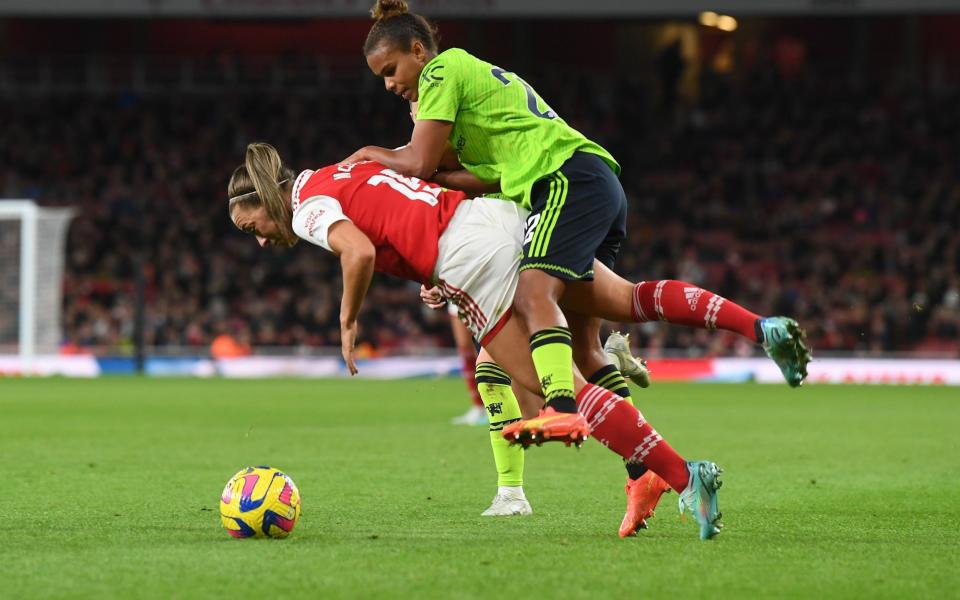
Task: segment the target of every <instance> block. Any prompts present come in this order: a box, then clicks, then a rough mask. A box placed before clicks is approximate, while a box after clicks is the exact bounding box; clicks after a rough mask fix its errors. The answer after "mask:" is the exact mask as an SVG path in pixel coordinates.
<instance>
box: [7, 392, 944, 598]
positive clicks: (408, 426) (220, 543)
mask: <svg viewBox="0 0 960 600" xmlns="http://www.w3.org/2000/svg"><path fill="white" fill-rule="evenodd" d="M635 398H636V399H637V402H638V405H639V406H640V407H641V409H642V410H643V412H644V414H645V415H646V417H647V418H648V420H650V421H651V422H652V423H653V424H654V426H655V427H656V428H657V429H658V430H659V431H660V432H661V433H662V434H663V435H664V436H665V437H666V438H667V439H668V440H669V441H670V442H671V443H672V444H673V445H674V447H676V448H677V449H678V450H679V451H680V452H681V454H683V455H685V456H687V457H689V458H711V459H713V460H715V461H717V462H718V463H719V464H720V465H721V466H722V467H723V468H724V469H725V474H724V487H723V488H722V490H721V493H720V494H721V495H720V507H721V510H722V511H723V513H724V521H725V523H726V528H725V529H724V531H723V533H722V534H721V535H720V537H719V538H718V539H717V540H715V541H712V542H701V541H699V540H698V539H697V534H696V528H695V526H694V524H693V522H692V521H690V520H688V521H685V522H684V521H681V520H680V519H679V518H678V517H677V513H676V499H677V496H676V494H669V495H667V496H665V497H664V499H663V501H662V502H661V504H660V507H659V510H658V511H657V515H656V517H655V518H654V519H652V521H651V529H649V530H648V531H645V532H642V533H641V534H640V536H639V537H637V538H634V539H628V540H621V539H619V538H618V537H617V535H616V530H617V526H618V525H619V523H620V518H621V516H622V514H623V513H622V511H623V505H624V496H623V478H624V473H623V468H622V465H621V464H620V461H619V459H618V458H616V457H615V456H613V455H612V454H611V453H610V452H608V451H606V450H605V449H603V448H602V447H601V446H600V445H599V444H596V443H595V442H592V441H591V442H590V443H588V444H587V446H585V447H584V448H583V449H582V450H580V451H577V450H574V449H570V448H564V447H562V446H560V445H547V446H543V447H541V448H533V449H531V450H529V451H528V452H527V455H526V456H527V477H526V490H527V496H528V498H529V499H530V501H531V503H532V505H533V508H534V515H533V516H532V517H527V518H516V517H514V518H506V519H490V518H481V517H480V516H479V514H480V512H481V511H482V510H483V509H484V508H486V506H487V504H488V502H489V500H490V499H491V498H492V496H493V494H494V492H495V483H496V481H495V474H494V473H493V466H492V458H491V455H490V450H489V447H488V442H487V433H486V431H485V429H484V428H480V427H477V428H466V427H455V426H452V425H449V424H448V423H449V419H450V417H451V416H453V415H455V414H458V413H459V412H461V411H462V410H463V409H464V408H465V406H466V401H465V392H464V390H463V384H462V382H461V381H459V380H457V379H440V380H430V379H421V380H407V381H401V382H374V381H343V380H337V381H332V380H331V381H324V380H315V381H308V380H262V381H223V380H163V379H139V378H129V379H126V378H115V379H110V378H106V379H99V380H90V381H75V380H63V379H51V380H6V381H0V457H2V460H0V469H2V471H0V474H2V477H0V580H2V592H0V596H3V597H8V598H33V597H44V598H57V597H60V598H73V597H81V598H83V597H85V598H109V597H122V598H154V597H155V598H195V597H220V598H226V597H229V598H266V597H289V598H336V597H343V598H427V597H430V598H433V597H436V598H480V597H483V598H495V597H500V596H505V597H543V596H547V597H557V598H575V597H583V598H587V597H589V598H604V597H606V598H624V597H627V596H628V595H631V596H634V597H653V598H667V597H674V596H679V597H697V598H705V597H739V598H742V597H754V596H776V597H798V598H800V597H803V598H809V597H814V596H820V597H826V598H834V597H871V598H883V597H887V598H904V597H933V596H944V597H946V596H951V595H954V594H956V593H957V589H960V569H957V567H956V560H957V556H958V554H957V553H958V549H960V525H958V523H960V460H958V459H960V442H958V435H957V431H958V430H960V392H957V390H956V389H950V388H942V387H870V386H864V387H857V386H837V387H833V386H822V385H821V386H816V385H812V386H808V387H805V388H802V389H799V390H791V389H789V388H787V387H786V386H783V387H779V386H760V385H679V384H677V385H666V384H656V385H654V386H653V387H652V388H650V389H649V390H643V391H640V390H635ZM256 464H269V465H271V466H276V467H279V468H281V469H283V470H284V471H286V472H287V473H288V474H290V475H291V476H292V477H293V478H294V480H295V481H296V482H297V484H298V485H299V487H300V491H301V493H302V494H303V516H302V518H301V520H300V522H299V523H298V525H297V528H296V530H295V531H294V532H293V535H292V536H291V537H290V538H289V539H286V540H234V539H232V538H230V537H229V536H228V535H227V534H226V532H225V531H224V530H223V529H221V527H220V523H219V517H218V512H217V507H218V497H219V493H220V491H221V489H222V487H223V485H224V483H225V482H226V480H227V479H228V477H229V476H230V475H232V474H233V473H234V472H235V471H237V470H238V469H240V468H241V467H244V466H247V465H256Z"/></svg>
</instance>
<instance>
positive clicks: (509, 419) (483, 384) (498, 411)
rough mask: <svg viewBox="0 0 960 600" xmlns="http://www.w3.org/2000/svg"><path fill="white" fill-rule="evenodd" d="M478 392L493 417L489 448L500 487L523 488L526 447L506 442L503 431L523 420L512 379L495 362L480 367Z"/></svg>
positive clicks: (488, 414)
mask: <svg viewBox="0 0 960 600" xmlns="http://www.w3.org/2000/svg"><path fill="white" fill-rule="evenodd" d="M476 380H477V390H478V391H479V392H480V398H481V399H482V400H483V406H484V407H486V409H487V416H489V417H490V447H491V448H492V449H493V462H494V463H495V464H496V465H497V485H499V486H511V487H512V486H522V485H523V447H522V446H520V445H519V444H516V445H510V442H508V441H507V440H505V439H503V434H502V433H501V431H503V428H504V427H505V426H507V425H509V424H510V423H513V422H514V421H519V420H520V403H519V402H517V397H516V396H515V395H514V393H513V390H512V389H511V388H510V376H509V375H507V373H506V371H504V370H503V369H501V368H500V366H499V365H497V364H496V363H491V362H482V363H480V364H478V365H477V372H476Z"/></svg>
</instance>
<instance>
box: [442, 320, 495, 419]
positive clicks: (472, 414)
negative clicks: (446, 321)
mask: <svg viewBox="0 0 960 600" xmlns="http://www.w3.org/2000/svg"><path fill="white" fill-rule="evenodd" d="M447 306H448V311H447V312H448V314H449V315H450V331H452V332H453V341H454V344H455V345H456V347H457V354H458V355H459V356H460V363H461V373H462V374H463V381H464V382H465V383H466V384H467V391H468V392H469V393H470V408H469V409H468V410H467V412H465V413H463V414H462V415H460V416H459V417H455V418H454V419H453V421H452V422H453V424H454V425H482V424H484V423H486V422H487V413H486V411H485V410H484V407H483V400H482V399H481V398H480V393H479V392H478V391H477V381H476V374H475V372H474V368H475V365H476V363H477V349H476V345H475V344H474V342H473V334H471V333H470V330H469V329H467V327H466V325H464V324H463V323H461V322H460V319H459V318H458V317H457V307H456V305H454V304H448V305H447Z"/></svg>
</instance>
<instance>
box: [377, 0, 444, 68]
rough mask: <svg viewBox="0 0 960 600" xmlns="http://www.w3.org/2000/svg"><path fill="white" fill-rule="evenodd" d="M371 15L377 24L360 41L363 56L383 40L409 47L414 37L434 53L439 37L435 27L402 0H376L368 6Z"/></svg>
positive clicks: (405, 48)
mask: <svg viewBox="0 0 960 600" xmlns="http://www.w3.org/2000/svg"><path fill="white" fill-rule="evenodd" d="M370 16H371V17H373V19H374V20H375V21H376V23H374V24H373V27H371V28H370V33H368V34H367V41H365V42H364V43H363V54H364V56H366V55H368V54H370V53H371V52H373V51H374V50H375V49H376V48H377V47H379V46H380V45H381V44H384V43H386V44H390V45H391V46H392V47H394V48H400V49H402V50H408V49H409V48H410V46H412V45H413V42H414V40H419V41H420V43H421V44H423V46H424V48H426V49H427V50H429V51H430V52H432V53H434V54H436V52H437V42H438V41H439V40H440V34H439V33H438V32H437V28H436V26H435V25H434V24H433V23H431V22H430V21H428V20H427V19H425V18H424V17H422V16H420V15H417V14H414V13H411V12H410V9H409V7H408V6H407V3H406V1H405V0H377V3H376V4H374V5H373V8H372V9H370Z"/></svg>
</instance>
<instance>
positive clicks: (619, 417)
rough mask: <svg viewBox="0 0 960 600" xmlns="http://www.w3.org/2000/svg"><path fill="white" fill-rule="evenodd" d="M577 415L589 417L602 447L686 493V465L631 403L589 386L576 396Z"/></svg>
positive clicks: (602, 389)
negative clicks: (646, 468)
mask: <svg viewBox="0 0 960 600" xmlns="http://www.w3.org/2000/svg"><path fill="white" fill-rule="evenodd" d="M577 411H578V412H579V413H580V414H581V415H583V416H584V417H586V419H587V422H588V423H589V424H590V433H591V434H592V435H593V437H595V438H597V440H598V441H599V442H600V443H601V444H603V445H604V446H606V447H607V448H610V449H611V450H613V451H614V452H616V453H617V454H619V455H620V456H622V457H623V458H624V459H626V460H627V461H628V462H643V463H644V464H645V465H647V466H648V467H649V468H650V470H651V471H653V472H654V473H656V474H657V475H659V476H660V477H662V478H663V479H664V481H666V482H667V483H669V484H670V487H672V488H673V489H675V490H677V492H682V491H683V490H684V489H686V487H687V481H688V479H689V478H690V474H689V472H688V471H687V461H685V460H683V457H681V456H680V455H679V454H677V453H676V451H675V450H674V449H673V448H672V447H671V446H670V444H668V443H667V442H666V441H665V440H664V439H663V438H662V437H661V436H660V434H659V433H657V431H656V430H655V429H654V428H653V427H651V426H650V424H649V423H647V421H646V419H644V418H643V415H642V414H640V411H638V410H637V409H636V408H634V407H633V406H631V405H630V403H629V402H625V401H624V400H623V398H621V397H620V396H617V395H616V394H614V393H613V392H611V391H609V390H605V389H604V388H602V387H599V386H596V385H593V384H591V383H588V384H587V385H586V386H584V388H583V389H582V390H580V393H579V394H577Z"/></svg>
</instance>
